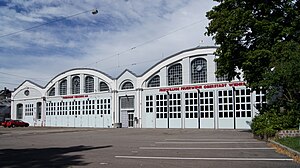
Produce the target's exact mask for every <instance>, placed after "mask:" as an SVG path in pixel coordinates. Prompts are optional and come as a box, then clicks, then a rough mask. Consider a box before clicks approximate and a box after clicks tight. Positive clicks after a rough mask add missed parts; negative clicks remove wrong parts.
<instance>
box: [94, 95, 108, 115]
mask: <svg viewBox="0 0 300 168" xmlns="http://www.w3.org/2000/svg"><path fill="white" fill-rule="evenodd" d="M99 111H100V114H101V115H103V114H104V115H105V114H110V99H109V98H108V99H99V100H97V114H99Z"/></svg>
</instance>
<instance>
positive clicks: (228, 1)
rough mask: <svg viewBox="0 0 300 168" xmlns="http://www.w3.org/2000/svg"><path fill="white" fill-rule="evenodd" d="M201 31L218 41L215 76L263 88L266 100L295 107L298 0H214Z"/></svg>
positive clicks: (299, 61)
mask: <svg viewBox="0 0 300 168" xmlns="http://www.w3.org/2000/svg"><path fill="white" fill-rule="evenodd" d="M215 1H216V2H218V3H219V4H218V5H217V6H215V7H213V9H212V10H210V11H208V12H207V18H208V19H209V20H210V23H209V25H208V27H207V32H206V35H209V36H212V37H213V38H214V40H215V43H216V44H217V45H219V48H218V49H217V51H216V54H217V55H219V58H218V59H217V60H216V61H217V62H218V66H219V67H218V71H217V75H220V76H223V75H228V77H229V78H230V79H233V78H234V77H239V76H240V74H239V73H238V71H237V69H240V70H242V71H243V77H244V79H245V80H246V81H247V85H248V86H249V87H250V88H252V89H254V90H258V89H259V88H260V87H263V88H265V89H267V90H268V91H269V95H268V97H269V102H271V103H273V104H274V105H278V106H281V107H284V109H294V110H295V109H296V110H299V102H300V96H299V92H300V0H215Z"/></svg>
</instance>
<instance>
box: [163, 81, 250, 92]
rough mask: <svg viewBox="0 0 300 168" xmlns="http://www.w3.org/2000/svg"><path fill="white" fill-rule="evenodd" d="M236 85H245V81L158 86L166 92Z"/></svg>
mask: <svg viewBox="0 0 300 168" xmlns="http://www.w3.org/2000/svg"><path fill="white" fill-rule="evenodd" d="M236 86H245V82H235V83H217V84H205V85H196V86H181V87H171V88H160V89H159V91H160V92H167V91H180V90H194V89H211V88H225V87H236Z"/></svg>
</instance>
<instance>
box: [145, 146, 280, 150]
mask: <svg viewBox="0 0 300 168" xmlns="http://www.w3.org/2000/svg"><path fill="white" fill-rule="evenodd" d="M139 149H143V150H274V149H273V148H174V147H168V148H167V147H140V148H139Z"/></svg>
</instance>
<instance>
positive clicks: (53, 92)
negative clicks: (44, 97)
mask: <svg viewBox="0 0 300 168" xmlns="http://www.w3.org/2000/svg"><path fill="white" fill-rule="evenodd" d="M48 95H49V96H55V88H51V89H50V91H49V94H48Z"/></svg>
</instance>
